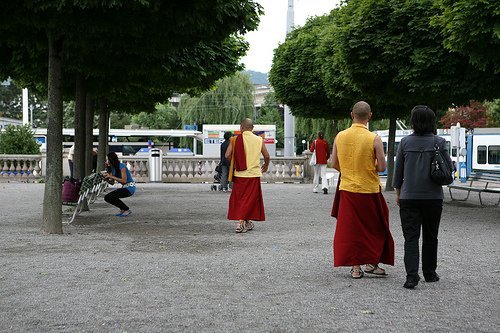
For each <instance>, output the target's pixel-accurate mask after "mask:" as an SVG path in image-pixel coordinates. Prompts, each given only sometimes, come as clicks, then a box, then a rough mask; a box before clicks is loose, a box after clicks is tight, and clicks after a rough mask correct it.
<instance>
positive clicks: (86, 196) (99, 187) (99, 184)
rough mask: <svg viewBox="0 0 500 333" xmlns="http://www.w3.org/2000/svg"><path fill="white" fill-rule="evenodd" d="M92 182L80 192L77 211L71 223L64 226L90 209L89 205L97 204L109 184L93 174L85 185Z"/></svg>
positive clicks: (87, 177) (85, 179)
mask: <svg viewBox="0 0 500 333" xmlns="http://www.w3.org/2000/svg"><path fill="white" fill-rule="evenodd" d="M89 180H90V181H91V183H90V186H88V187H87V188H84V189H81V190H80V197H79V198H78V202H77V203H76V206H75V210H74V211H73V214H72V216H71V218H70V219H69V221H67V222H64V224H70V223H72V222H73V221H74V220H75V218H76V216H77V215H78V214H80V213H81V212H82V211H83V210H84V209H85V208H87V209H88V205H90V204H92V203H94V202H95V200H96V199H97V197H98V196H99V195H100V194H101V193H102V192H103V191H104V189H105V188H106V187H107V186H108V183H107V182H106V181H105V180H104V179H103V178H102V177H96V173H92V174H90V175H88V176H86V177H85V178H84V179H83V182H82V186H83V184H84V183H85V182H86V181H87V182H88V181H89Z"/></svg>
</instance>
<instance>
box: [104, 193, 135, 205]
mask: <svg viewBox="0 0 500 333" xmlns="http://www.w3.org/2000/svg"><path fill="white" fill-rule="evenodd" d="M131 195H132V194H131V193H130V191H129V190H127V189H126V188H119V189H117V190H114V191H113V192H109V193H108V194H106V195H105V196H104V200H105V201H106V202H107V203H110V204H112V205H113V206H116V207H118V208H120V209H121V210H128V206H127V205H125V204H124V203H123V201H121V200H120V199H121V198H127V197H130V196H131Z"/></svg>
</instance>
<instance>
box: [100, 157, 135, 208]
mask: <svg viewBox="0 0 500 333" xmlns="http://www.w3.org/2000/svg"><path fill="white" fill-rule="evenodd" d="M106 167H107V173H106V174H105V175H104V177H105V178H106V180H107V181H108V183H110V184H114V183H115V181H117V182H118V183H120V184H121V185H122V187H121V188H119V189H116V190H114V191H113V192H110V193H108V194H106V196H104V200H105V201H106V202H107V203H110V204H112V205H113V206H116V207H118V208H120V212H119V213H118V214H115V216H120V217H124V216H128V215H130V214H131V213H132V211H131V210H130V208H129V207H128V206H127V205H126V204H125V203H124V202H123V201H121V200H120V199H122V198H127V197H130V196H132V195H133V194H134V193H135V183H134V180H133V179H132V175H131V174H130V171H129V169H128V168H127V166H126V165H125V163H120V160H119V159H118V156H116V153H113V152H112V153H109V154H108V160H107V162H106Z"/></svg>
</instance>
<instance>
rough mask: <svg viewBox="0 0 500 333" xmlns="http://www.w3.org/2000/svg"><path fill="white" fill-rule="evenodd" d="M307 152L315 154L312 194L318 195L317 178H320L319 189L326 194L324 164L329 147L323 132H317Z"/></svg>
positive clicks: (326, 160) (328, 155)
mask: <svg viewBox="0 0 500 333" xmlns="http://www.w3.org/2000/svg"><path fill="white" fill-rule="evenodd" d="M309 150H310V151H311V152H315V153H316V164H315V165H314V166H313V169H314V179H313V184H314V188H313V192H314V193H318V187H319V177H320V176H321V189H322V190H323V194H328V182H327V179H326V164H327V162H328V159H329V158H330V146H328V142H326V140H325V135H324V134H323V132H318V137H317V138H316V140H314V141H313V142H312V143H311V147H310V148H309Z"/></svg>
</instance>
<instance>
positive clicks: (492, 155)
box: [488, 146, 500, 164]
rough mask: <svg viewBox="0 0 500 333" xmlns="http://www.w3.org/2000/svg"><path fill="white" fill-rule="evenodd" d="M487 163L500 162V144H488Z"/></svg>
mask: <svg viewBox="0 0 500 333" xmlns="http://www.w3.org/2000/svg"><path fill="white" fill-rule="evenodd" d="M488 164H500V146H488Z"/></svg>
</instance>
